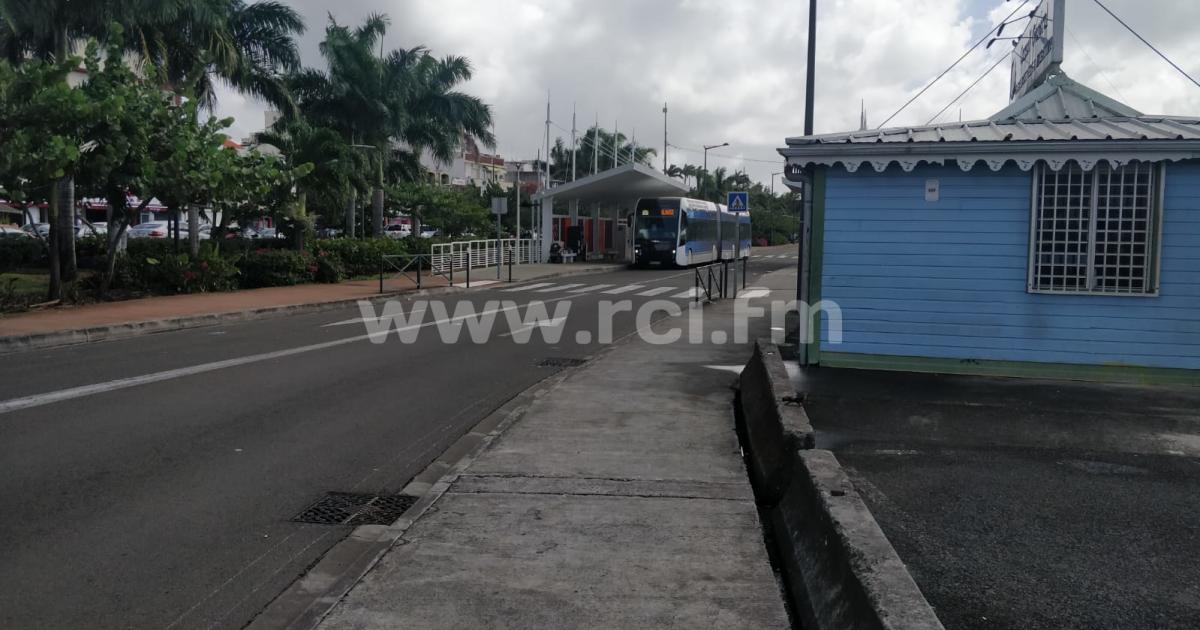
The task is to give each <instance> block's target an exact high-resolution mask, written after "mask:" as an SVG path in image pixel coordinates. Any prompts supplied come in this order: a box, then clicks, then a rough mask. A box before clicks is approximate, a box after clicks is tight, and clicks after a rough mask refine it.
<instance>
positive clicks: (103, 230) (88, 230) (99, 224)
mask: <svg viewBox="0 0 1200 630" xmlns="http://www.w3.org/2000/svg"><path fill="white" fill-rule="evenodd" d="M107 235H108V224H107V223H105V222H104V221H94V222H92V224H91V225H90V226H89V225H88V224H87V223H84V224H83V225H80V226H79V227H77V228H75V236H76V237H77V238H83V237H85V236H107Z"/></svg>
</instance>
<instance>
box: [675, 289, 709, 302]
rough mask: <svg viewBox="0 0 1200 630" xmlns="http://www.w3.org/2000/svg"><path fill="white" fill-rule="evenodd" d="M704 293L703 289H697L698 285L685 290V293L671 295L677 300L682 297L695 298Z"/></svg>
mask: <svg viewBox="0 0 1200 630" xmlns="http://www.w3.org/2000/svg"><path fill="white" fill-rule="evenodd" d="M702 294H703V290H702V289H697V288H696V287H692V288H690V289H688V290H687V291H684V292H683V293H677V294H675V295H672V296H671V297H673V298H675V299H677V300H682V299H689V300H690V299H692V298H695V297H696V296H699V295H702Z"/></svg>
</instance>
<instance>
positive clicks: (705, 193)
mask: <svg viewBox="0 0 1200 630" xmlns="http://www.w3.org/2000/svg"><path fill="white" fill-rule="evenodd" d="M727 146H729V143H728V142H722V143H721V144H706V145H704V190H702V191H700V196H702V197H707V196H708V150H709V149H720V148H721V147H727Z"/></svg>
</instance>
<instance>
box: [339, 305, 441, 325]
mask: <svg viewBox="0 0 1200 630" xmlns="http://www.w3.org/2000/svg"><path fill="white" fill-rule="evenodd" d="M425 310H426V309H424V308H414V309H413V311H412V313H411V314H410V316H411V315H415V314H417V313H424V312H425ZM377 321H379V318H377V317H355V318H353V319H344V320H342V321H340V322H333V323H332V324H325V325H323V326H321V328H329V327H331V326H349V325H351V324H364V323H366V322H377Z"/></svg>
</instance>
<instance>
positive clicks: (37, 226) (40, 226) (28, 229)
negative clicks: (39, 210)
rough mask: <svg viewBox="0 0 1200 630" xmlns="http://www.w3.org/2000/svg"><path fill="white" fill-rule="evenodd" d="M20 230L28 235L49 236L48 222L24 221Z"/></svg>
mask: <svg viewBox="0 0 1200 630" xmlns="http://www.w3.org/2000/svg"><path fill="white" fill-rule="evenodd" d="M21 230H22V231H23V232H25V233H26V234H28V235H30V236H40V237H42V238H49V237H50V224H49V223H26V224H25V225H23V226H21Z"/></svg>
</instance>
